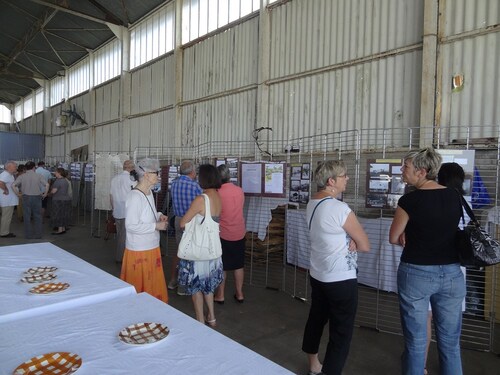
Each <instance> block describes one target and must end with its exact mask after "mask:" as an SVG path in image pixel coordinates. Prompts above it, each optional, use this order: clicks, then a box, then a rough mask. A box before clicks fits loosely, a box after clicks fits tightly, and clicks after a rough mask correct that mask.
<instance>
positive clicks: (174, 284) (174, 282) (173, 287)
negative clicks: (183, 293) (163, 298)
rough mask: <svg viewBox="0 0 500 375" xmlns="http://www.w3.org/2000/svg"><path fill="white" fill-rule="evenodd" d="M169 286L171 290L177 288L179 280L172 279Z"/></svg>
mask: <svg viewBox="0 0 500 375" xmlns="http://www.w3.org/2000/svg"><path fill="white" fill-rule="evenodd" d="M167 288H168V289H170V290H174V289H175V288H177V280H170V282H169V283H168V286H167Z"/></svg>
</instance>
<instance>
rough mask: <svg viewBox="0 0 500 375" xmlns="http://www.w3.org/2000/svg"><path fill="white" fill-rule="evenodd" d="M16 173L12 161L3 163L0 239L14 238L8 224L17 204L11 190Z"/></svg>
mask: <svg viewBox="0 0 500 375" xmlns="http://www.w3.org/2000/svg"><path fill="white" fill-rule="evenodd" d="M16 171H17V164H16V163H15V162H13V161H8V162H7V163H5V170H4V171H3V172H2V173H0V190H1V192H0V210H1V211H2V219H1V221H0V237H4V238H10V237H15V236H16V235H15V234H14V233H11V231H10V223H11V221H12V214H13V212H14V207H16V206H17V205H18V204H19V198H18V196H17V194H16V193H15V192H14V190H12V183H13V182H14V174H15V173H16Z"/></svg>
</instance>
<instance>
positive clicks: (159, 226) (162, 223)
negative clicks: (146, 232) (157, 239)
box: [156, 221, 168, 230]
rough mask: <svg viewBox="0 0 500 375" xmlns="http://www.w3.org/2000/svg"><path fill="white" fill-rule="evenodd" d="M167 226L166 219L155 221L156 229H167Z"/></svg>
mask: <svg viewBox="0 0 500 375" xmlns="http://www.w3.org/2000/svg"><path fill="white" fill-rule="evenodd" d="M167 227H168V222H167V221H158V222H156V230H167Z"/></svg>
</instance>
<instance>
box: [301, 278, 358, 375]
mask: <svg viewBox="0 0 500 375" xmlns="http://www.w3.org/2000/svg"><path fill="white" fill-rule="evenodd" d="M310 280H311V288H312V291H311V299H312V301H311V310H310V311H309V318H308V319H307V323H306V327H305V330H304V339H303V341H302V350H303V351H304V352H305V353H308V354H316V353H318V351H319V344H320V341H321V336H322V334H323V328H324V327H325V325H326V323H327V322H329V334H330V337H329V340H328V346H327V348H326V354H325V359H324V361H323V369H322V372H323V373H325V374H328V375H340V374H341V373H342V369H343V368H344V364H345V362H346V360H347V355H348V354H349V347H350V345H351V339H352V332H353V329H354V319H355V318H356V310H357V307H358V281H357V280H356V279H350V280H344V281H337V282H333V283H323V282H321V281H318V280H316V279H314V278H312V277H311V278H310Z"/></svg>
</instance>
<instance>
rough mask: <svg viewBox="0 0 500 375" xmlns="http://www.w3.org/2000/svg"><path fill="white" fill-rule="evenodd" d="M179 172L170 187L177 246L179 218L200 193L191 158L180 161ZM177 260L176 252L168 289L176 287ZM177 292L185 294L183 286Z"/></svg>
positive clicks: (179, 229) (180, 234)
mask: <svg viewBox="0 0 500 375" xmlns="http://www.w3.org/2000/svg"><path fill="white" fill-rule="evenodd" d="M179 173H180V176H179V177H178V178H176V179H175V180H174V181H173V182H172V186H171V188H170V192H171V194H172V207H173V210H174V215H175V240H176V242H177V246H179V242H180V241H181V238H182V233H183V230H182V229H181V227H180V221H181V218H182V217H183V216H184V215H185V214H186V211H187V210H188V209H189V206H191V202H192V201H193V200H194V198H196V197H197V196H198V195H200V194H201V193H202V190H201V187H200V185H198V182H196V169H195V167H194V164H193V162H192V161H191V160H184V161H183V162H182V163H181V167H180V170H179ZM178 262H179V258H177V253H175V255H174V257H173V259H172V268H171V273H170V275H171V276H170V282H169V283H168V289H170V290H173V289H175V288H177V275H178V270H177V263H178ZM177 294H179V295H185V294H186V293H185V291H184V288H181V287H179V288H178V289H177Z"/></svg>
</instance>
